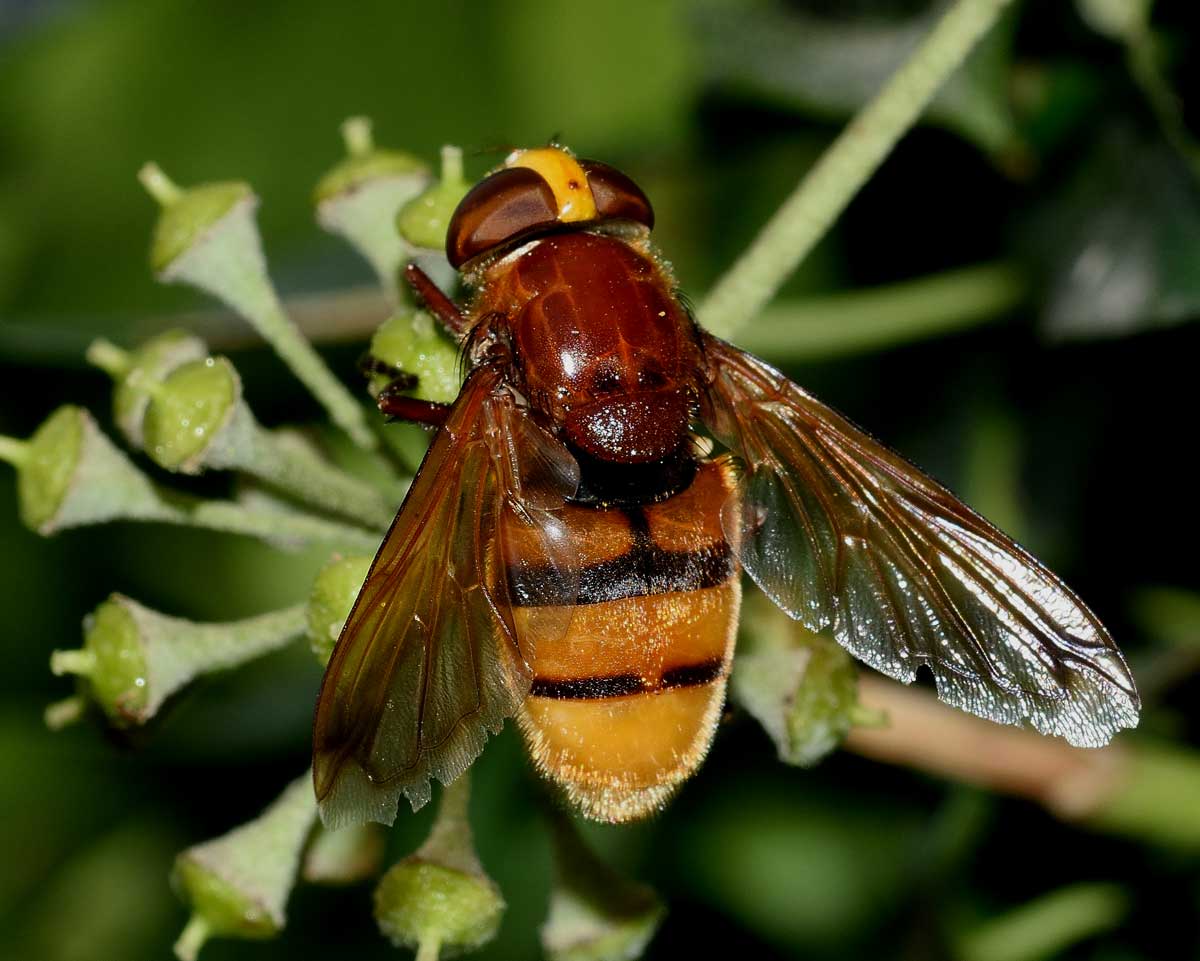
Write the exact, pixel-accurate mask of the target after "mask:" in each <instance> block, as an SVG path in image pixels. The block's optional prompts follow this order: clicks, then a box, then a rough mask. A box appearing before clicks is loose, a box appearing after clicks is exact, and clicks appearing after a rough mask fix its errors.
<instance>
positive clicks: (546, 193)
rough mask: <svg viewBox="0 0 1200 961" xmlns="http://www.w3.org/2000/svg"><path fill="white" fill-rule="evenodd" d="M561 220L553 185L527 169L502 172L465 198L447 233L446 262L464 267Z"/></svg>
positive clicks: (472, 190) (476, 186)
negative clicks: (510, 242) (490, 251)
mask: <svg viewBox="0 0 1200 961" xmlns="http://www.w3.org/2000/svg"><path fill="white" fill-rule="evenodd" d="M557 220H558V204H557V203H556V201H555V199H554V191H552V190H551V189H550V185H549V184H548V183H546V181H545V180H544V179H543V178H542V176H541V174H539V173H536V172H535V171H533V170H530V169H528V168H525V167H510V168H509V169H507V170H499V171H497V172H496V173H494V174H492V175H491V176H490V177H486V178H485V179H483V180H481V181H480V182H479V183H477V184H476V185H475V186H474V187H473V188H471V191H470V192H469V193H468V194H467V195H466V196H465V197H463V199H462V201H461V202H460V203H459V205H458V209H457V210H455V211H454V216H453V217H451V218H450V227H449V229H448V230H447V231H446V258H447V259H448V260H449V261H450V264H451V266H453V267H461V266H462V265H463V264H465V263H466V262H467V261H468V260H470V259H471V258H472V257H478V256H479V255H480V254H483V253H487V251H489V250H492V249H493V248H495V247H499V246H501V245H502V244H505V243H508V242H509V241H510V240H512V239H514V238H515V237H518V236H520V235H521V234H524V233H527V232H528V231H530V230H533V229H535V228H538V227H549V226H552V225H553V224H554V223H555V222H556V221H557Z"/></svg>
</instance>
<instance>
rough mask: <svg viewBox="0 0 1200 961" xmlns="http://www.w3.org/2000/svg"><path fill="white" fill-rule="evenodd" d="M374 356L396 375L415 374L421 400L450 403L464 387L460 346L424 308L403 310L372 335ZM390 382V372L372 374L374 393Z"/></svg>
mask: <svg viewBox="0 0 1200 961" xmlns="http://www.w3.org/2000/svg"><path fill="white" fill-rule="evenodd" d="M371 358H372V359H373V360H377V361H380V362H382V363H383V364H386V365H387V366H388V367H391V368H393V369H394V370H395V371H396V374H400V373H405V374H412V375H413V376H415V377H416V378H417V383H416V386H415V387H414V388H413V390H412V395H413V396H414V397H418V398H420V399H421V400H432V401H438V402H440V403H443V404H448V403H450V402H451V401H453V400H454V398H455V397H457V396H458V391H459V388H460V387H461V386H462V377H461V375H460V372H459V354H458V348H457V347H455V345H454V344H453V343H452V342H451V341H450V338H449V337H447V336H446V335H445V334H444V333H442V332H441V331H440V330H439V329H438V326H437V325H436V324H435V323H434V320H433V318H432V317H431V316H430V315H429V314H428V313H426V312H425V311H423V310H413V309H401V310H398V311H397V312H396V313H394V314H393V315H392V316H391V317H389V318H388V319H387V320H386V321H384V322H383V324H382V325H381V326H380V327H379V329H378V330H377V331H375V335H374V336H373V337H372V338H371ZM389 382H390V378H389V377H388V375H387V374H383V373H374V374H372V376H371V384H370V388H371V392H372V393H373V394H376V393H378V392H379V391H380V390H382V389H383V388H384V387H386V386H387V385H388V383H389Z"/></svg>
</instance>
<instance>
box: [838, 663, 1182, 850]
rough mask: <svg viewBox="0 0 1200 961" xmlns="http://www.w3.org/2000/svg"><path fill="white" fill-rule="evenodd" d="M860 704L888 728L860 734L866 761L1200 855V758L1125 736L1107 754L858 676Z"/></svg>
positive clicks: (857, 745)
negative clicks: (1015, 800) (1020, 799)
mask: <svg viewBox="0 0 1200 961" xmlns="http://www.w3.org/2000/svg"><path fill="white" fill-rule="evenodd" d="M859 698H860V700H861V701H862V703H863V704H865V705H866V706H867V707H869V708H875V709H879V710H882V711H884V712H886V714H887V716H888V721H889V725H888V727H886V728H881V729H873V730H872V729H866V728H853V729H851V731H850V733H849V735H848V736H847V738H846V741H845V746H846V748H847V749H848V750H850V751H853V752H854V753H856V754H861V755H863V756H864V757H869V758H873V759H875V760H877V761H884V762H886V763H889V764H901V765H905V766H907V767H912V768H914V769H916V770H919V771H926V772H928V773H931V774H934V775H937V776H941V777H946V778H951V779H953V780H956V781H960V782H964V783H967V784H974V785H977V786H979V787H981V788H984V789H985V790H988V791H994V792H997V793H999V794H1009V795H1014V796H1016V797H1024V798H1028V799H1030V800H1032V801H1035V802H1036V803H1038V804H1041V805H1042V806H1043V807H1044V808H1046V810H1048V811H1049V812H1050V813H1051V814H1054V815H1056V816H1057V817H1060V818H1062V819H1063V820H1065V821H1073V822H1078V823H1081V824H1083V825H1085V826H1087V827H1089V828H1092V829H1093V830H1098V831H1104V832H1107V833H1110V834H1118V835H1124V836H1126V837H1132V838H1137V839H1139V840H1142V841H1148V842H1151V843H1154V844H1159V845H1162V846H1163V847H1165V848H1168V849H1173V850H1183V851H1195V850H1198V849H1200V754H1197V753H1196V752H1195V751H1193V750H1191V749H1188V748H1181V747H1176V746H1171V745H1166V744H1155V743H1154V742H1151V741H1148V740H1146V739H1139V738H1132V737H1122V738H1120V739H1119V740H1118V741H1117V743H1115V744H1110V745H1109V746H1108V747H1104V748H1100V749H1098V750H1097V749H1086V748H1077V747H1071V746H1070V745H1069V744H1066V743H1065V742H1063V741H1061V740H1058V739H1056V738H1049V737H1043V736H1042V735H1040V734H1034V733H1033V732H1031V731H1022V730H1019V729H1018V728H1013V727H1004V726H1001V725H998V724H993V723H992V722H990V721H984V720H981V719H980V718H977V717H972V716H971V715H969V714H964V713H963V712H962V711H959V710H956V709H955V708H952V707H950V706H948V705H946V704H942V703H941V702H940V701H938V700H937V698H935V697H934V696H933V694H932V693H930V692H927V691H922V690H919V689H916V688H910V687H905V686H904V685H902V684H897V683H895V682H894V681H885V680H882V679H879V678H876V677H871V676H866V675H864V676H861V677H860V678H859Z"/></svg>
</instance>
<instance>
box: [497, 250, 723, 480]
mask: <svg viewBox="0 0 1200 961" xmlns="http://www.w3.org/2000/svg"><path fill="white" fill-rule="evenodd" d="M475 310H476V312H477V314H478V315H479V316H486V315H487V314H489V313H491V312H492V311H496V312H499V313H503V314H505V315H506V316H507V317H508V318H509V325H510V331H511V337H512V343H513V348H514V352H515V354H516V359H517V365H518V386H519V387H520V388H521V389H522V390H524V391H525V393H526V396H527V397H528V398H529V402H530V403H531V404H532V405H533V406H534V407H535V408H536V409H538V410H540V411H542V412H543V413H544V414H547V415H548V416H549V417H550V418H551V419H552V420H553V422H554V423H555V424H556V425H558V426H560V427H561V428H562V430H563V432H564V433H565V435H566V437H567V439H568V440H569V441H570V442H571V443H572V444H574V445H575V446H576V447H578V448H580V449H581V450H583V451H585V452H586V453H588V454H590V455H591V456H593V457H596V458H599V459H601V460H607V461H617V462H624V463H645V462H648V461H654V460H661V459H662V458H663V457H665V456H667V455H668V454H671V453H672V452H674V451H675V450H676V449H678V448H679V446H680V444H682V443H683V442H684V440H685V438H686V436H687V430H688V424H689V421H690V420H691V413H692V406H693V404H694V402H695V398H696V396H697V385H696V383H695V379H696V371H697V370H698V369H699V368H700V353H699V347H698V346H697V341H696V337H695V333H694V329H693V325H692V321H691V319H690V318H689V317H688V315H687V314H686V313H685V312H684V310H683V309H682V308H681V307H680V306H679V304H678V302H677V301H676V300H675V298H674V297H672V296H671V289H670V286H669V284H668V281H667V278H666V276H665V275H664V273H663V270H662V268H661V267H659V265H658V264H657V263H656V262H655V261H654V260H653V259H652V258H651V257H650V256H648V255H647V254H646V253H643V252H641V251H638V250H637V249H635V247H634V246H633V245H632V244H631V243H630V242H629V241H627V240H624V239H618V238H617V237H611V236H605V235H603V234H597V233H591V232H571V233H562V234H554V235H551V236H549V237H546V238H543V239H541V240H539V241H537V242H535V243H533V244H532V245H530V246H529V247H528V248H526V249H524V250H522V251H520V252H519V253H517V254H516V255H514V256H512V257H510V258H506V260H505V261H504V262H502V263H500V264H498V265H496V266H495V267H494V268H492V269H491V270H489V271H488V280H487V282H486V284H485V286H484V289H483V291H482V292H481V295H480V297H479V299H478V301H477V302H476V304H475Z"/></svg>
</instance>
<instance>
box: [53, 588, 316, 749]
mask: <svg viewBox="0 0 1200 961" xmlns="http://www.w3.org/2000/svg"><path fill="white" fill-rule="evenodd" d="M303 632H304V605H302V604H301V605H297V606H295V607H290V608H286V609H284V610H281V611H274V612H271V613H269V614H262V615H259V616H258V617H251V618H247V619H245V620H241V621H231V622H227V623H222V624H198V623H195V622H194V621H189V620H185V619H184V618H180V617H169V616H167V615H166V614H160V613H158V612H157V611H152V610H150V608H148V607H144V606H143V605H141V604H139V603H138V602H137V601H135V600H133V599H131V598H128V597H125V596H124V595H122V594H113V595H111V596H110V597H109V599H108V600H106V601H105V602H104V603H103V604H101V605H100V606H99V607H97V608H96V610H95V611H93V612H92V613H91V614H89V615H88V616H87V617H86V618H85V619H84V622H83V647H81V648H77V649H72V650H60V651H55V652H54V653H53V654H52V655H51V656H50V669H51V671H53V672H54V673H55V674H57V675H60V676H61V675H64V674H73V675H75V676H77V677H78V678H80V681H81V684H82V687H83V689H84V692H85V693H86V694H87V695H88V696H89V697H90V698H91V699H92V700H93V701H94V702H95V703H96V704H97V705H98V706H99V707H100V709H101V710H102V711H103V712H104V714H105V715H106V716H107V717H108V719H109V720H110V721H111V722H112V723H113V724H114V725H116V726H117V727H131V726H134V725H138V724H144V723H145V722H146V721H148V720H149V719H150V718H151V717H153V716H154V714H155V713H156V712H157V711H158V709H159V708H160V707H161V706H162V704H163V702H164V701H165V700H166V699H167V698H168V697H170V696H171V695H172V694H173V693H175V692H176V691H178V690H179V689H180V688H181V687H183V686H184V685H185V684H187V683H188V682H189V681H191V680H193V679H194V678H196V677H198V676H200V675H201V674H207V673H209V672H212V671H218V670H223V669H225V668H230V667H236V666H237V665H239V664H243V663H245V662H246V661H249V660H252V659H253V658H256V657H260V656H261V655H263V654H266V653H268V652H270V651H273V650H276V649H277V648H280V647H283V646H284V645H285V644H287V643H288V642H289V641H291V640H292V639H293V638H295V637H298V636H300V635H301V634H303Z"/></svg>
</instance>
